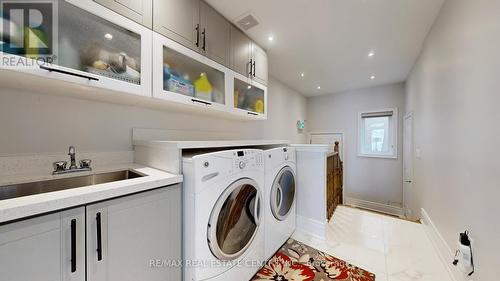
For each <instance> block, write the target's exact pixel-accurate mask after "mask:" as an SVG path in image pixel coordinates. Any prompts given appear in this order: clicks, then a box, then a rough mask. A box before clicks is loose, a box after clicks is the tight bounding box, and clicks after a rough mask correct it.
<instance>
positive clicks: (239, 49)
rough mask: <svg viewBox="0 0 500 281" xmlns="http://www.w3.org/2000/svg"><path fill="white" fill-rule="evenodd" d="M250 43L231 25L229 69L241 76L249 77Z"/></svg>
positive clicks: (248, 39)
mask: <svg viewBox="0 0 500 281" xmlns="http://www.w3.org/2000/svg"><path fill="white" fill-rule="evenodd" d="M251 46H252V41H251V40H250V38H248V37H247V36H246V35H245V34H244V33H243V32H242V31H240V30H239V29H238V28H236V27H235V26H232V25H231V52H230V53H231V56H230V58H231V63H230V65H231V68H232V69H233V70H234V71H236V72H238V73H239V74H241V75H244V76H246V77H250V66H249V65H250V58H251V55H252V52H251Z"/></svg>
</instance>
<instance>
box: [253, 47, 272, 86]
mask: <svg viewBox="0 0 500 281" xmlns="http://www.w3.org/2000/svg"><path fill="white" fill-rule="evenodd" d="M251 69H252V75H251V76H252V79H253V80H255V81H257V82H259V83H261V84H264V85H267V80H268V65H267V54H266V51H264V49H262V48H261V47H260V46H259V45H257V44H255V43H252V68H251Z"/></svg>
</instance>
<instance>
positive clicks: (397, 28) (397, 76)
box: [207, 0, 444, 96]
mask: <svg viewBox="0 0 500 281" xmlns="http://www.w3.org/2000/svg"><path fill="white" fill-rule="evenodd" d="M207 2H208V3H209V4H210V5H212V6H213V7H214V8H215V9H217V10H218V11H219V12H220V13H222V14H223V15H224V16H225V17H226V18H228V19H230V20H231V21H233V22H236V21H237V20H238V19H240V18H241V17H242V16H243V15H246V14H248V13H251V14H252V15H253V16H254V17H255V18H256V19H257V20H258V21H259V23H260V24H259V25H258V26H256V27H253V28H251V29H250V30H248V31H247V32H246V33H247V34H248V35H249V36H250V37H251V38H252V39H253V40H255V41H256V42H257V43H259V45H261V46H262V47H264V48H265V49H266V50H267V51H268V56H269V63H270V73H271V75H272V76H274V77H275V78H277V79H278V80H280V81H282V82H284V83H286V84H287V85H288V86H289V87H291V88H293V89H295V90H297V91H299V92H300V93H302V94H304V95H306V96H315V95H321V94H330V93H337V92H342V91H347V90H352V89H358V88H364V87H369V86H375V85H383V84H388V83H396V82H402V81H405V80H406V78H407V76H408V74H409V72H410V70H411V68H412V67H413V64H414V63H415V61H416V59H417V57H418V55H419V53H420V49H421V47H422V45H423V42H424V40H425V38H426V36H427V33H428V32H429V30H430V28H431V26H432V24H433V22H434V20H435V18H436V16H437V14H438V13H439V9H440V7H441V5H442V3H443V2H444V0H252V1H248V0H207ZM270 36H272V37H273V39H274V40H273V41H270V40H269V37H270ZM372 51H373V52H374V53H375V55H374V56H373V57H369V56H368V54H369V53H370V52H372ZM301 73H304V77H301ZM371 76H375V79H373V80H372V79H370V77H371ZM318 87H321V89H318Z"/></svg>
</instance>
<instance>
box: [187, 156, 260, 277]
mask: <svg viewBox="0 0 500 281" xmlns="http://www.w3.org/2000/svg"><path fill="white" fill-rule="evenodd" d="M183 174H184V247H183V248H184V257H185V266H184V280H187V281H200V280H210V281H234V280H250V279H251V278H252V276H253V275H254V274H255V273H256V272H257V271H258V270H259V269H260V268H261V266H262V261H263V260H265V259H264V235H265V233H264V227H263V226H264V224H263V222H262V219H261V218H263V214H262V216H261V213H263V210H262V209H263V204H262V202H264V201H263V199H264V198H263V197H264V195H263V188H264V160H263V152H262V150H254V149H248V150H229V151H222V152H213V153H208V154H203V155H195V156H187V157H184V158H183Z"/></svg>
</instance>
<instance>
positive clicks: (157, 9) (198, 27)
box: [153, 0, 230, 65]
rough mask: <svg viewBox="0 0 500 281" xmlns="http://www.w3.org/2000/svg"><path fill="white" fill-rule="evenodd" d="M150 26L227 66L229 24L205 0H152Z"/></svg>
mask: <svg viewBox="0 0 500 281" xmlns="http://www.w3.org/2000/svg"><path fill="white" fill-rule="evenodd" d="M172 7H175V9H173V8H172ZM153 26H154V30H155V31H156V32H158V33H160V34H162V35H164V36H166V37H168V38H170V39H172V40H174V41H176V42H177V43H179V44H182V45H184V46H185V47H188V48H190V49H193V50H195V51H197V52H199V53H202V54H203V55H205V56H207V57H209V58H210V59H212V60H214V61H216V62H218V63H220V64H222V65H229V48H230V44H229V27H230V23H229V21H227V20H226V19H225V18H224V17H223V16H221V15H220V14H219V13H218V12H217V11H215V10H214V9H213V8H212V7H210V6H209V5H208V4H207V3H205V2H204V1H200V0H154V17H153Z"/></svg>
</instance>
